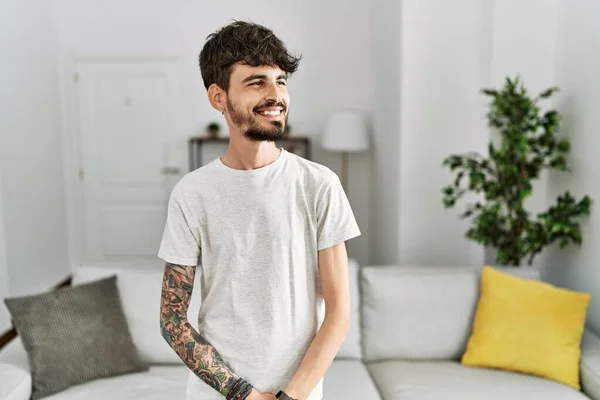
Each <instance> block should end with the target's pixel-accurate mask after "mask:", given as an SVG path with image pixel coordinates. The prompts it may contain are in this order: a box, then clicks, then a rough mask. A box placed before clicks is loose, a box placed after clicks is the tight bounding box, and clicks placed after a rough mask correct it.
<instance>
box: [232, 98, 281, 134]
mask: <svg viewBox="0 0 600 400" xmlns="http://www.w3.org/2000/svg"><path fill="white" fill-rule="evenodd" d="M275 106H281V107H283V108H284V109H283V110H282V112H284V111H285V112H286V114H285V121H284V122H282V121H271V127H270V128H265V127H263V126H262V125H261V123H260V122H258V121H257V118H258V117H257V116H255V115H254V114H252V115H248V114H246V113H244V112H242V111H238V110H237V109H236V108H235V106H234V105H233V104H232V103H231V100H230V99H229V98H228V99H227V110H228V111H229V116H230V117H231V122H233V123H234V125H236V126H238V127H241V126H244V125H245V126H247V128H246V131H245V132H243V135H244V137H245V138H246V139H248V140H252V141H254V142H265V141H266V142H274V141H276V140H279V139H281V138H282V137H283V134H284V130H285V127H286V126H287V119H288V113H287V108H285V106H283V105H282V104H281V103H277V102H276V101H270V102H267V103H266V104H262V105H260V106H257V107H255V108H254V111H256V110H258V109H261V108H266V107H275Z"/></svg>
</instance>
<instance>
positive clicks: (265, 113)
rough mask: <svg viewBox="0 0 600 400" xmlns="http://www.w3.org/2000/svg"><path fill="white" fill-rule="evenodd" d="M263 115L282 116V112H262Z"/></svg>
mask: <svg viewBox="0 0 600 400" xmlns="http://www.w3.org/2000/svg"><path fill="white" fill-rule="evenodd" d="M261 114H262V115H279V114H281V111H280V110H274V111H263V112H261Z"/></svg>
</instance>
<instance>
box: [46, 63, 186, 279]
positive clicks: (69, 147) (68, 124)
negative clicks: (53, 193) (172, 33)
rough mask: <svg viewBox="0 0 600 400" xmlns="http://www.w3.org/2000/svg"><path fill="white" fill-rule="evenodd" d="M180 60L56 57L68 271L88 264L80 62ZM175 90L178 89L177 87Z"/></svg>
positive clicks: (73, 270)
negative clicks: (83, 183) (79, 103)
mask: <svg viewBox="0 0 600 400" xmlns="http://www.w3.org/2000/svg"><path fill="white" fill-rule="evenodd" d="M180 60H181V58H180V57H179V56H177V55H175V54H148V55H137V56H131V55H120V54H59V62H58V69H59V71H58V74H59V77H58V78H59V79H58V80H59V82H58V84H59V88H60V89H59V93H60V102H61V111H62V115H61V122H62V129H61V131H62V141H63V174H64V179H65V206H66V215H67V221H66V224H67V244H68V261H69V270H70V271H71V273H73V272H75V268H76V266H77V265H81V264H84V263H87V262H89V261H90V260H87V259H86V258H85V244H86V243H85V226H84V221H85V215H84V209H83V208H84V197H83V185H81V184H80V177H79V175H80V170H81V168H83V163H82V159H81V135H80V130H79V120H80V114H79V110H78V107H77V105H78V99H77V97H78V94H77V79H78V77H77V75H76V70H77V64H78V63H79V62H82V61H97V62H101V61H106V62H136V61H138V62H139V61H148V62H150V61H163V62H164V61H170V62H175V63H176V64H177V65H178V68H180V66H181V64H180ZM178 89H179V87H178Z"/></svg>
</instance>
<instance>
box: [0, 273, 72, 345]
mask: <svg viewBox="0 0 600 400" xmlns="http://www.w3.org/2000/svg"><path fill="white" fill-rule="evenodd" d="M72 281H73V277H72V276H71V275H68V276H67V277H66V278H65V279H63V280H62V281H60V282H58V283H57V284H56V285H54V286H52V287H51V288H50V291H53V290H56V289H60V288H62V287H65V286H71V283H72ZM17 336H18V333H17V330H16V329H15V325H14V323H12V321H11V328H10V329H9V330H7V331H6V332H4V333H3V334H1V335H0V350H2V348H3V347H4V346H6V345H7V344H9V343H10V341H11V340H13V339H14V338H16V337H17Z"/></svg>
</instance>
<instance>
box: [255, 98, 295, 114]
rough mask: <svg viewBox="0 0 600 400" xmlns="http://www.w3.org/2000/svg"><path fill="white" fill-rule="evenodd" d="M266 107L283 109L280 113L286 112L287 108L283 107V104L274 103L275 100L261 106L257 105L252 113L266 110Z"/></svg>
mask: <svg viewBox="0 0 600 400" xmlns="http://www.w3.org/2000/svg"><path fill="white" fill-rule="evenodd" d="M268 107H281V108H282V109H283V110H282V111H287V107H286V106H285V104H283V103H282V102H281V101H275V100H270V101H267V102H265V103H263V104H259V105H257V106H256V107H254V109H253V111H254V112H257V111H259V110H262V109H263V108H268Z"/></svg>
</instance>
